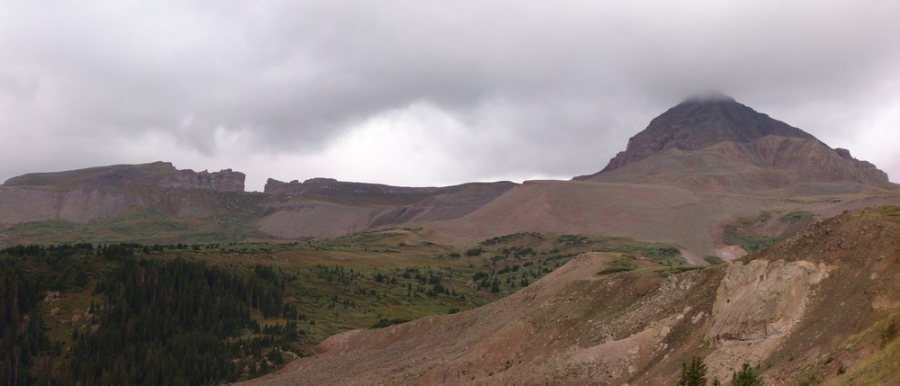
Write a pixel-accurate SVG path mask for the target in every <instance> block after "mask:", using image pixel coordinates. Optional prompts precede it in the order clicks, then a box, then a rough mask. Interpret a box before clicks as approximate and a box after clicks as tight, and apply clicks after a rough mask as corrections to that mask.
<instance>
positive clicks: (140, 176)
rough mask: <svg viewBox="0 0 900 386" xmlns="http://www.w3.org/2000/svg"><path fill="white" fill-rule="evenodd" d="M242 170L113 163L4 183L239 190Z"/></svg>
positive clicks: (67, 187) (62, 188)
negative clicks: (113, 164)
mask: <svg viewBox="0 0 900 386" xmlns="http://www.w3.org/2000/svg"><path fill="white" fill-rule="evenodd" d="M245 178H246V176H245V175H244V173H241V172H235V171H232V170H231V169H225V170H222V171H219V172H214V173H210V172H207V171H206V170H204V171H202V172H199V173H198V172H195V171H193V170H190V169H185V170H178V169H176V168H175V166H173V165H172V163H170V162H153V163H149V164H142V165H115V166H106V167H99V168H90V169H80V170H72V171H66V172H58V173H32V174H25V175H22V176H18V177H13V178H10V179H9V180H7V181H6V183H4V184H3V185H4V186H8V187H15V188H18V187H21V188H45V189H52V190H55V191H72V190H108V189H118V190H121V189H125V190H127V189H130V188H133V187H137V186H146V187H160V188H175V189H199V190H211V191H218V192H243V191H244V179H245Z"/></svg>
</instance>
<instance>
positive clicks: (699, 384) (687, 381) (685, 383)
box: [677, 357, 706, 386]
mask: <svg viewBox="0 0 900 386" xmlns="http://www.w3.org/2000/svg"><path fill="white" fill-rule="evenodd" d="M677 386H706V365H705V364H703V360H702V359H700V357H692V358H691V360H690V362H684V363H682V364H681V376H679V377H678V383H677Z"/></svg>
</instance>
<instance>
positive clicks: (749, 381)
mask: <svg viewBox="0 0 900 386" xmlns="http://www.w3.org/2000/svg"><path fill="white" fill-rule="evenodd" d="M762 385H763V381H762V378H760V377H759V375H757V374H756V371H755V370H753V367H751V366H750V362H744V364H743V365H741V369H740V370H739V371H738V372H736V373H734V376H733V377H732V380H731V386H762Z"/></svg>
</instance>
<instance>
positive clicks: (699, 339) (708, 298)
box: [252, 208, 900, 385]
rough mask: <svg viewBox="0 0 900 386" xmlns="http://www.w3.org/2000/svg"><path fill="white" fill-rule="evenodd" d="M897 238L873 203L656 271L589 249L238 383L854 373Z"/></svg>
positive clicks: (648, 380) (890, 295) (892, 274)
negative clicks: (499, 288)
mask: <svg viewBox="0 0 900 386" xmlns="http://www.w3.org/2000/svg"><path fill="white" fill-rule="evenodd" d="M898 240H900V208H886V209H877V210H866V211H861V212H852V213H848V214H844V215H841V216H838V217H837V218H833V219H830V220H826V221H823V222H819V223H817V224H816V225H814V226H812V227H811V228H809V230H807V231H804V232H803V233H802V234H800V235H798V236H797V237H795V238H792V239H790V240H788V241H786V242H784V243H781V244H778V245H776V246H775V247H772V248H770V249H767V250H765V251H764V252H762V253H761V254H759V255H756V256H754V257H753V258H752V259H745V260H742V261H738V262H734V263H731V264H728V265H724V266H716V267H710V268H707V269H703V270H695V271H690V272H686V273H682V274H678V275H673V276H669V277H662V276H660V275H659V274H657V273H655V272H651V271H647V270H638V271H632V272H625V273H618V274H612V275H597V272H598V271H599V270H601V269H602V268H603V267H605V266H606V265H607V264H608V263H609V262H610V261H611V260H612V259H614V258H615V256H614V255H608V254H597V253H589V254H585V255H582V256H580V257H578V258H577V259H575V260H572V261H571V262H569V263H568V264H567V265H564V266H563V267H561V268H559V269H558V270H557V271H555V272H554V273H552V274H550V275H548V276H546V277H545V278H544V279H542V280H540V281H538V282H536V283H534V284H533V285H532V286H530V287H528V288H525V289H523V290H520V291H519V292H517V293H516V294H514V295H512V296H510V297H508V298H506V299H503V300H501V301H498V302H495V303H492V304H489V305H487V306H484V307H482V308H479V309H476V310H473V311H469V312H466V313H462V314H456V315H447V316H440V317H429V318H425V319H421V320H417V321H413V322H410V323H406V324H403V325H398V326H393V327H389V328H385V329H379V330H358V331H351V332H347V333H344V334H340V335H336V336H333V337H331V338H329V339H328V340H326V341H325V342H323V343H322V344H321V345H320V346H319V347H318V352H319V353H318V355H316V356H313V357H310V358H303V359H299V360H297V361H295V362H293V363H291V364H290V365H289V366H288V367H286V368H285V369H284V370H282V371H281V372H280V373H278V374H274V375H270V376H268V377H265V378H263V379H259V380H255V381H253V382H252V383H253V384H264V385H281V384H285V385H286V384H292V385H293V384H297V385H339V384H340V385H376V384H386V385H393V384H397V385H399V384H411V385H436V384H474V385H478V384H484V385H501V384H503V385H514V384H520V385H532V384H599V385H621V384H626V383H627V384H632V385H669V384H673V383H674V380H675V378H676V377H677V373H678V370H679V368H680V364H681V362H682V361H684V360H687V359H688V358H689V357H691V356H700V357H701V358H703V359H704V362H705V363H706V364H707V365H708V366H709V375H710V377H712V376H716V377H719V378H720V379H724V380H726V381H727V380H728V378H729V377H730V374H731V373H732V371H733V370H734V369H735V368H737V367H739V366H740V364H741V363H743V362H744V361H749V362H750V363H751V364H752V365H753V366H754V367H756V366H759V367H758V371H760V372H762V373H763V375H764V377H765V379H766V380H767V383H766V384H769V385H784V384H797V383H799V382H803V381H808V380H813V381H815V380H816V379H818V380H822V379H828V378H831V377H836V376H838V373H839V372H842V371H845V370H850V371H851V373H854V374H856V373H858V372H853V369H854V365H857V364H859V365H860V366H862V365H865V366H872V363H873V362H871V361H869V360H868V359H869V358H870V357H872V356H873V355H880V354H879V353H880V351H879V350H882V349H881V348H880V346H879V339H880V338H879V334H878V331H879V330H878V328H879V326H881V325H883V321H884V320H885V319H886V318H888V317H890V316H891V315H892V314H895V313H897V312H898V311H900V281H898V280H897V279H900V276H898V275H900V241H898ZM841 368H843V369H844V370H840V369H841ZM867 368H868V367H867ZM839 370H840V371H839ZM885 376H886V377H891V376H892V375H890V374H888V375H885ZM890 379H892V378H885V379H882V380H881V382H887V381H889V380H890Z"/></svg>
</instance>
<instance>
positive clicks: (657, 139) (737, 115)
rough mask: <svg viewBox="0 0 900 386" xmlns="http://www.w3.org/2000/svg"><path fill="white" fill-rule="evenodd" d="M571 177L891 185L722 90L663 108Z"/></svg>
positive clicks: (745, 185)
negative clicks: (604, 161) (604, 157)
mask: <svg viewBox="0 0 900 386" xmlns="http://www.w3.org/2000/svg"><path fill="white" fill-rule="evenodd" d="M575 180H581V181H597V182H643V183H647V182H652V183H673V182H675V183H678V184H680V185H689V186H691V187H693V188H699V189H703V190H708V189H716V190H735V189H739V190H746V189H751V190H766V189H782V188H789V187H792V188H799V189H805V190H810V189H812V190H816V189H819V190H820V192H818V193H833V192H834V191H835V190H839V191H846V190H848V189H850V190H859V189H862V188H864V187H878V188H884V187H889V186H890V185H891V184H890V183H889V182H888V177H887V174H885V173H884V172H882V171H881V170H878V169H877V168H876V167H875V166H874V165H872V164H871V163H869V162H866V161H860V160H857V159H855V158H853V157H852V156H850V152H849V151H847V150H845V149H832V148H830V147H829V146H828V145H826V144H824V143H823V142H821V141H819V140H818V139H816V138H815V137H813V136H812V135H811V134H809V133H807V132H805V131H803V130H800V129H798V128H796V127H793V126H790V125H788V124H786V123H784V122H781V121H779V120H776V119H773V118H771V117H769V116H768V115H766V114H763V113H759V112H757V111H755V110H753V109H752V108H750V107H747V106H745V105H743V104H740V103H738V102H736V101H735V100H734V99H733V98H730V97H727V96H724V95H720V94H716V95H712V96H706V97H700V98H690V99H688V100H685V101H684V102H682V103H680V104H678V105H677V106H675V107H673V108H671V109H669V110H668V111H666V112H665V113H663V114H662V115H660V116H658V117H656V118H655V119H653V120H652V121H651V122H650V125H649V126H647V128H646V129H645V130H643V131H641V132H640V133H638V134H637V135H635V136H634V137H632V138H631V139H629V140H628V146H627V148H626V149H625V151H623V152H620V153H619V154H617V155H616V156H615V157H614V158H613V159H611V160H610V161H609V164H608V165H607V166H606V167H605V168H604V169H603V170H601V171H600V172H598V173H596V174H593V175H589V176H580V177H576V178H575ZM810 184H818V185H819V186H817V187H813V188H811V187H810ZM821 184H830V186H828V187H823V186H821ZM835 184H838V185H840V186H838V185H835ZM806 193H817V192H806Z"/></svg>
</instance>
